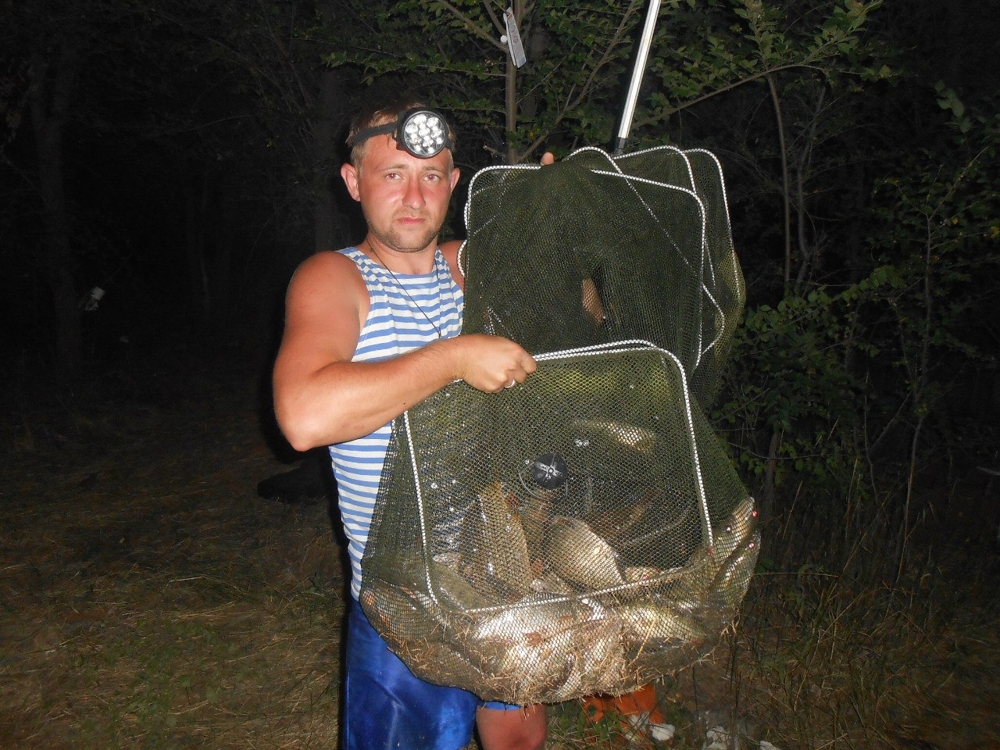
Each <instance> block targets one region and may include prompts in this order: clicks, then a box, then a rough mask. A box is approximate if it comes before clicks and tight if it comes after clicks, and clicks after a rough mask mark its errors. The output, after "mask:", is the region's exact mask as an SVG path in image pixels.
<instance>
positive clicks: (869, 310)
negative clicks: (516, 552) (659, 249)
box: [0, 0, 1000, 578]
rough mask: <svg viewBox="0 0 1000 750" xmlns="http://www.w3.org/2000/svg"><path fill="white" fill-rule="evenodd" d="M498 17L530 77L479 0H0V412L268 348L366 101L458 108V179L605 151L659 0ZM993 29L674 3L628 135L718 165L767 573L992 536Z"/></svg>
mask: <svg viewBox="0 0 1000 750" xmlns="http://www.w3.org/2000/svg"><path fill="white" fill-rule="evenodd" d="M512 7H513V8H514V12H515V15H516V16H517V18H518V21H519V26H520V30H521V36H522V38H523V40H524V43H525V47H526V52H527V57H528V62H527V64H526V65H525V66H524V67H522V68H520V69H517V68H514V67H513V65H512V64H511V63H510V61H509V57H508V56H507V54H506V51H505V50H506V48H505V45H503V44H501V42H500V41H499V40H500V35H501V24H502V16H503V10H504V6H503V5H501V4H499V3H497V2H492V1H491V0H485V1H483V2H479V0H450V1H449V0H402V1H400V2H383V1H381V0H342V1H340V2H333V1H329V2H324V0H303V1H301V2H298V1H293V0H246V2H239V3H237V2H225V1H224V0H172V1H171V2H165V3H151V2H147V1H146V0H91V1H89V2H68V1H65V0H63V1H59V0H36V1H35V2H31V3H27V2H14V1H13V0H4V1H3V2H2V4H0V115H2V122H0V315H2V319H3V324H2V330H3V335H2V340H0V374H2V380H3V382H4V384H5V385H4V391H5V396H4V403H5V408H6V410H7V412H8V417H9V418H10V419H12V420H13V421H16V411H17V409H22V408H24V406H25V403H26V401H30V399H31V398H33V397H34V394H36V393H38V392H40V391H41V390H44V391H45V392H47V393H64V394H65V393H72V392H73V390H74V388H75V384H77V383H79V382H81V380H85V379H87V378H96V377H105V376H107V375H108V374H109V373H110V374H114V373H118V375H119V376H123V375H122V374H123V373H124V374H126V375H127V373H128V372H129V368H130V367H133V366H134V363H135V362H137V361H140V360H142V358H143V357H146V356H150V355H154V354H155V353H156V352H158V351H163V350H165V349H170V350H171V351H172V352H173V353H174V354H175V355H177V356H183V352H184V351H185V350H190V351H192V352H193V347H194V346H195V344H197V345H199V346H204V345H210V346H215V347H231V348H239V349H242V350H248V351H254V352H259V353H261V356H262V357H265V358H266V356H267V354H268V353H269V352H272V351H273V347H274V345H275V342H276V337H277V336H278V334H279V331H280V326H281V303H282V294H283V291H284V287H285V285H286V284H287V281H288V278H289V276H290V274H291V272H292V270H293V269H294V268H295V266H296V265H297V264H298V263H299V262H300V261H301V260H302V259H303V258H305V257H306V256H307V255H309V254H310V253H312V252H313V251H314V250H316V249H320V248H329V247H341V246H344V245H347V244H350V243H351V242H353V241H355V240H357V239H358V238H360V236H361V235H362V233H363V224H362V222H361V220H360V216H359V213H358V211H357V209H356V207H355V206H354V205H353V203H352V202H351V201H350V200H349V198H348V196H347V195H346V193H345V192H344V191H343V190H342V188H341V185H340V178H339V172H338V170H339V165H340V164H341V162H342V161H343V160H344V158H345V153H344V150H343V138H344V135H345V133H346V128H347V125H348V123H349V120H350V118H351V116H352V115H353V113H354V112H355V110H356V109H357V107H358V106H359V105H360V104H361V103H362V102H363V101H364V100H365V99H366V98H367V97H370V96H371V95H372V94H373V93H382V92H385V91H389V90H395V89H404V88H405V89H412V90H415V91H417V92H419V93H421V94H423V95H424V96H425V97H426V98H427V99H428V100H429V101H431V102H433V103H435V104H436V105H437V106H439V107H441V108H442V109H444V110H446V111H447V112H448V113H449V115H450V116H451V117H452V118H453V120H454V122H455V124H456V127H457V129H458V132H459V150H458V153H457V162H458V165H459V166H460V167H461V168H462V171H463V185H464V184H467V181H468V178H469V177H471V175H472V174H473V173H474V172H475V170H477V169H478V168H481V167H483V166H487V165H490V164H497V163H518V162H524V161H529V162H532V161H535V160H537V158H538V157H539V156H540V154H541V153H542V152H543V151H544V150H552V151H554V152H555V153H556V155H557V156H564V155H566V154H567V153H569V152H570V151H571V150H572V149H574V148H577V147H580V146H585V145H587V146H595V145H596V146H603V147H606V148H610V146H611V143H612V142H613V138H614V135H615V131H616V129H617V125H618V119H619V118H620V113H621V110H622V105H623V101H624V97H625V90H626V87H627V83H628V76H629V74H630V72H631V68H632V61H633V57H634V55H635V50H636V44H637V39H638V35H639V31H640V29H641V26H642V23H643V20H644V17H645V12H646V5H645V3H644V2H638V1H636V2H631V1H630V0H605V1H604V2H597V1H594V2H575V1H572V2H571V1H570V0H535V2H528V0H515V1H514V2H513V4H512ZM998 39H1000V3H997V2H995V1H988V2H973V0H958V1H956V2H951V3H932V2H924V1H922V0H885V1H884V2H882V1H880V0H846V2H845V1H844V0H794V1H792V0H667V1H666V2H664V3H663V6H662V8H661V12H660V17H659V23H658V25H657V30H656V36H655V39H654V43H653V47H652V51H651V53H650V57H649V62H648V65H647V68H646V73H645V77H644V79H643V84H642V88H641V91H640V97H639V103H638V108H637V111H636V114H635V118H634V120H633V126H632V130H631V137H630V140H629V149H630V150H632V149H638V148H642V147H645V146H649V145H654V144H664V143H666V144H676V145H679V146H682V147H684V148H694V147H704V148H708V149H710V150H712V151H713V152H714V153H715V154H716V155H717V156H718V157H719V158H720V160H721V161H722V163H723V167H724V170H725V175H726V180H727V186H728V189H729V208H730V212H731V216H732V222H733V235H734V241H735V245H736V249H737V252H738V254H739V256H740V260H741V263H742V267H743V271H744V274H745V276H746V280H747V310H746V315H745V321H744V324H743V325H742V326H741V330H740V334H739V338H740V341H739V343H738V346H737V349H736V354H735V357H734V362H733V365H732V367H731V369H730V371H729V373H728V378H727V381H726V387H725V388H724V390H723V393H722V396H721V397H720V398H719V399H718V403H716V404H713V405H711V416H712V418H713V420H714V423H715V425H716V427H717V429H718V430H719V432H720V434H722V435H723V436H724V437H725V438H726V440H727V441H728V444H729V445H730V447H731V450H732V455H733V458H734V461H736V462H737V463H738V465H739V468H740V470H741V472H742V474H743V476H744V478H745V479H746V481H747V483H748V485H750V486H751V488H752V491H753V492H754V493H755V494H757V496H758V497H760V498H761V500H762V503H763V510H764V514H765V518H767V519H769V521H771V522H773V523H774V524H776V528H779V529H780V530H781V533H782V534H784V535H785V537H786V538H796V539H799V540H801V541H802V544H801V545H795V546H794V548H793V546H791V545H783V546H778V547H776V549H779V550H785V551H783V552H776V553H773V554H774V555H775V556H776V557H774V558H772V559H768V560H764V561H763V564H764V565H774V566H781V565H784V564H788V563H789V562H790V561H791V559H777V558H778V557H781V556H782V555H785V556H794V560H795V564H797V565H798V564H812V563H813V562H817V561H825V562H824V563H823V564H826V565H830V564H831V563H830V561H831V560H833V559H837V556H836V554H835V553H838V552H839V553H841V554H842V555H843V556H842V557H841V558H840V559H842V560H845V561H846V562H845V563H844V565H846V566H848V567H849V563H850V555H848V554H847V552H848V550H849V549H853V548H854V547H853V543H849V542H848V540H850V539H854V540H856V539H858V538H862V537H864V538H869V537H870V538H873V539H874V538H878V543H879V549H880V550H882V552H883V554H881V555H879V560H880V562H879V563H878V565H879V566H884V569H883V570H880V574H881V575H885V576H887V577H889V578H895V577H897V576H898V575H900V574H901V572H902V571H904V570H905V568H906V563H907V549H908V540H909V539H910V538H911V536H912V534H913V533H914V532H915V531H918V530H920V529H924V528H927V527H928V526H929V525H933V526H934V527H935V528H945V527H947V528H953V527H954V528H956V533H957V534H960V535H964V536H963V537H962V538H963V539H968V538H973V539H976V540H979V541H981V542H982V543H983V544H987V543H989V544H992V543H993V539H994V537H995V534H996V525H997V521H998V518H997V516H998V511H997V509H996V508H995V507H993V505H995V503H993V504H992V505H991V504H988V503H987V504H982V503H981V504H980V505H978V506H976V507H967V506H968V502H965V505H963V504H962V503H963V502H964V501H961V500H959V499H958V498H959V497H960V496H962V493H961V492H957V491H955V490H956V488H957V487H960V486H963V485H962V483H963V482H972V481H974V480H976V479H977V478H978V479H979V480H982V481H988V479H989V477H991V476H992V474H990V473H989V471H990V470H994V471H995V470H997V469H1000V455H998V452H997V451H998V447H997V446H998V440H997V429H996V422H997V418H998V417H1000V374H998V371H997V352H998V348H1000V347H998V340H1000V305H998V304H997V295H996V289H997V288H998V281H1000V269H998V260H1000V194H998V188H1000V177H998V173H997V168H996V163H997V162H996V149H997V145H998V141H1000V117H998V114H997V111H998V110H997V104H998V101H1000V100H998V95H997V84H996V80H997V78H996V69H997V67H996V60H997V59H998V57H1000V42H998ZM463 202H464V195H463V193H462V190H459V191H458V192H457V194H456V197H455V205H454V207H453V212H452V213H453V219H452V220H451V221H450V222H449V224H448V227H447V229H446V235H447V236H449V237H450V236H458V237H461V236H462V234H463V229H462V225H461V210H460V209H461V206H462V205H463ZM95 288H96V289H100V290H102V293H103V296H101V293H98V295H97V296H100V297H101V298H100V299H99V300H91V290H93V289H95ZM178 352H180V353H181V354H177V353H178ZM191 356H194V354H192V355H191ZM977 497H982V495H981V493H980V495H977ZM805 498H808V501H806V499H805ZM969 502H971V501H969ZM991 535H992V536H991ZM831 555H833V556H831ZM869 563H870V561H869ZM817 564H819V563H818V562H817ZM869 572H871V571H869Z"/></svg>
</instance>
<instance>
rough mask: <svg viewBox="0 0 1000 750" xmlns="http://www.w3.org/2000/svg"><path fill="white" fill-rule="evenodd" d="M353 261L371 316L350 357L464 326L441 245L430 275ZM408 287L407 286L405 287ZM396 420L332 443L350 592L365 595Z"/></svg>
mask: <svg viewBox="0 0 1000 750" xmlns="http://www.w3.org/2000/svg"><path fill="white" fill-rule="evenodd" d="M340 252H341V253H342V254H344V255H346V256H347V257H348V258H350V259H351V260H353V261H354V263H355V264H356V265H357V266H358V269H359V270H360V271H361V276H362V278H364V280H365V286H366V287H367V288H368V299H369V307H368V317H367V318H366V319H365V324H364V327H363V328H362V329H361V337H360V339H359V340H358V346H357V348H356V349H355V350H354V356H353V357H352V359H351V361H352V362H378V361H380V360H384V359H391V358H392V357H398V356H399V355H401V354H405V353H407V352H410V351H413V350H414V349H419V348H420V347H422V346H426V345H427V344H429V343H431V342H432V341H435V340H437V338H438V332H439V331H440V337H441V338H451V337H453V336H457V335H458V334H459V333H460V331H461V329H462V312H463V310H464V297H463V295H462V290H461V289H460V288H459V287H458V285H457V284H456V283H455V280H454V279H453V278H452V276H451V269H449V268H448V261H447V260H445V258H444V256H443V255H442V254H441V251H440V250H437V251H436V252H435V254H434V270H433V271H431V272H430V273H429V274H418V275H409V274H396V275H395V277H394V276H393V275H392V274H390V273H389V272H388V271H387V270H386V269H385V268H384V267H382V266H381V265H379V264H378V263H375V262H374V261H373V260H372V259H371V258H369V257H368V256H367V255H365V254H364V253H363V252H361V251H360V250H358V249H357V248H353V247H352V248H347V249H346V250H341V251H340ZM404 290H405V291H404ZM391 432H392V423H391V422H390V423H389V424H385V425H383V426H382V427H380V428H379V429H377V430H376V431H375V432H373V433H371V434H370V435H367V436H365V437H362V438H358V439H357V440H350V441H348V442H346V443H336V444H334V445H331V446H330V457H331V459H332V460H333V472H334V475H335V476H336V478H337V489H338V492H339V494H340V515H341V519H342V520H343V523H344V533H345V534H346V535H347V553H348V556H349V557H350V560H351V593H352V594H353V596H354V598H355V599H357V598H358V597H359V596H360V595H361V558H362V556H363V555H364V552H365V544H366V543H367V541H368V529H369V527H370V526H371V520H372V513H373V511H374V510H375V498H376V497H377V495H378V486H379V480H380V479H381V476H382V465H383V464H384V463H385V453H386V449H387V448H388V446H389V437H390V435H391Z"/></svg>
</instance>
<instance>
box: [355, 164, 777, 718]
mask: <svg viewBox="0 0 1000 750" xmlns="http://www.w3.org/2000/svg"><path fill="white" fill-rule="evenodd" d="M466 225H467V229H468V240H467V242H466V244H465V246H464V247H463V249H462V253H461V255H460V263H461V264H462V267H463V270H464V271H465V275H466V290H465V317H464V327H463V333H489V334H496V335H502V336H505V337H508V338H510V339H513V340H514V341H517V342H518V343H520V344H521V345H522V346H524V347H525V348H526V349H527V350H528V351H529V352H531V353H532V354H533V355H534V356H535V359H536V360H537V362H538V369H537V371H536V372H535V373H534V374H532V375H531V376H530V377H529V378H528V379H527V380H526V381H525V382H524V383H523V384H520V385H517V386H515V387H513V388H510V389H507V390H504V391H503V392H502V393H499V394H487V393H483V392H481V391H478V390H476V389H474V388H472V387H470V386H468V385H466V384H465V383H462V382H458V383H454V384H452V385H450V386H448V387H446V388H444V389H443V390H441V391H439V392H438V393H436V394H435V395H434V396H432V397H431V398H429V399H427V400H426V401H424V402H423V403H421V404H420V405H418V406H416V407H414V408H412V409H410V410H409V411H408V412H407V413H405V414H404V415H403V416H401V417H400V418H399V419H398V420H396V422H395V424H394V430H393V438H392V440H391V442H390V446H389V453H388V455H387V458H386V464H385V469H384V471H383V475H382V482H381V485H380V489H379V497H378V501H377V504H376V511H375V516H374V518H373V522H372V527H371V531H370V535H369V540H368V545H367V549H366V552H365V557H364V561H363V568H364V578H363V582H362V589H361V604H362V606H363V607H364V610H365V612H366V614H367V615H368V617H369V619H370V620H371V622H372V623H373V625H374V626H375V628H376V629H377V630H378V631H379V632H380V633H381V635H382V636H383V637H384V638H385V640H386V641H387V642H388V643H389V645H390V647H391V648H392V649H393V651H395V652H396V653H397V654H398V655H399V656H400V658H401V659H402V660H403V661H404V662H405V663H406V664H407V666H409V668H410V669H411V670H412V671H413V672H414V673H415V674H417V675H418V676H419V677H422V678H423V679H426V680H428V681H431V682H435V683H439V684H447V685H454V686H458V687H462V688H465V689H467V690H470V691H472V692H474V693H476V694H478V695H480V696H481V697H483V698H485V699H488V700H503V701H507V702H511V703H521V704H527V703H536V702H545V703H552V702H559V701H564V700H569V699H572V698H578V697H582V696H585V695H591V694H595V693H624V692H628V691H631V690H634V689H636V688H638V687H639V686H641V685H644V684H646V683H648V682H650V681H651V680H653V679H655V678H657V677H659V676H662V675H663V674H667V673H670V672H674V671H676V670H678V669H681V668H684V667H686V666H688V665H690V664H691V663H693V662H694V661H696V660H697V659H699V658H701V657H702V656H704V655H705V654H706V653H708V652H709V651H710V650H711V649H712V648H713V647H714V646H715V645H716V644H717V643H718V641H719V639H720V637H721V635H722V633H723V631H724V630H725V629H726V628H727V627H728V626H729V625H730V624H731V623H732V620H733V618H734V616H735V615H736V613H737V610H738V607H739V604H740V602H741V601H742V599H743V597H744V595H745V593H746V590H747V586H748V584H749V580H750V576H751V574H752V572H753V568H754V566H755V564H756V559H757V554H758V549H759V532H758V531H757V529H756V523H755V519H756V512H755V510H754V502H753V499H752V498H750V497H749V495H748V494H747V492H746V490H745V488H744V487H743V485H742V484H741V482H740V481H739V479H738V477H737V476H736V474H735V472H734V470H733V468H732V466H731V464H730V462H729V460H728V458H727V456H726V453H725V450H724V448H723V447H722V445H721V444H720V442H719V441H718V439H717V438H716V436H715V435H714V433H713V431H712V429H711V427H710V426H709V424H708V423H707V421H706V418H705V414H704V412H703V408H704V405H705V404H708V403H710V402H711V400H712V399H713V398H714V396H715V394H716V391H717V389H718V381H719V377H720V370H721V368H722V367H723V366H724V364H725V360H726V357H727V354H728V352H729V349H730V344H731V340H732V334H733V329H734V326H735V324H736V322H737V319H738V318H739V316H740V312H741V310H742V304H743V282H742V276H741V273H740V269H739V265H738V263H737V260H736V256H735V253H734V251H733V247H732V241H731V236H730V230H729V219H728V211H727V208H726V202H725V189H724V187H723V181H722V174H721V170H720V168H719V164H718V162H717V161H716V160H715V158H714V157H713V156H712V155H711V154H709V153H708V152H705V151H680V150H678V149H674V148H666V147H664V148H657V149H651V150H647V151H641V152H637V153H634V154H630V155H626V156H622V157H616V158H612V157H611V156H609V155H608V154H606V153H605V152H603V151H600V150H598V149H590V148H588V149H582V150H580V151H577V152H575V153H573V154H572V155H571V156H570V157H568V158H567V159H565V160H564V161H562V162H559V163H558V164H555V165H552V166H547V167H544V168H539V167H499V168H491V169H486V170H483V171H481V172H479V173H477V174H476V175H475V177H474V178H473V180H472V182H471V185H470V192H469V200H468V203H467V208H466Z"/></svg>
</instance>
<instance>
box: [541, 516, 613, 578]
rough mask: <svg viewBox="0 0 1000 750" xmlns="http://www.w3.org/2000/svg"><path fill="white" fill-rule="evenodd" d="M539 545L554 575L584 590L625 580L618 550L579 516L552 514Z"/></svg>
mask: <svg viewBox="0 0 1000 750" xmlns="http://www.w3.org/2000/svg"><path fill="white" fill-rule="evenodd" d="M543 547H544V555H545V562H546V563H548V565H549V567H550V568H551V569H552V570H553V571H554V572H555V573H556V575H558V576H559V577H560V578H562V579H563V580H566V581H569V582H570V583H571V584H573V585H575V586H579V587H580V588H582V589H583V590H584V591H599V590H601V589H607V588H612V587H613V586H621V585H622V584H624V583H625V579H624V578H623V577H622V572H621V567H620V566H619V562H618V553H617V552H615V550H614V549H613V548H612V547H611V545H610V544H608V543H607V542H606V541H604V540H603V539H601V537H599V536H598V535H597V534H595V533H594V532H593V531H591V529H590V526H588V525H587V523H586V522H585V521H581V520H580V519H579V518H570V517H569V516H553V517H552V519H551V520H550V521H549V524H548V527H547V528H546V530H545V541H544V545H543Z"/></svg>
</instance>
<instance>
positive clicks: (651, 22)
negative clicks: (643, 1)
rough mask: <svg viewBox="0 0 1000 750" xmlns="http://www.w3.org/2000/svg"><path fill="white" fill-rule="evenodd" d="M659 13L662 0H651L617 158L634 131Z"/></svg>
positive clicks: (629, 92)
mask: <svg viewBox="0 0 1000 750" xmlns="http://www.w3.org/2000/svg"><path fill="white" fill-rule="evenodd" d="M659 13H660V0H649V9H648V10H647V11H646V24H645V25H644V26H643V28H642V38H641V39H640V40H639V54H638V56H637V57H636V59H635V66H633V68H632V81H631V83H629V87H628V95H627V96H626V97H625V109H624V111H623V112H622V121H621V123H620V124H619V126H618V137H617V138H616V139H615V151H614V153H615V156H620V155H621V154H622V153H623V152H624V151H625V141H626V140H628V133H629V131H630V130H631V129H632V117H633V116H634V115H635V103H636V100H637V99H638V98H639V84H640V83H642V74H643V73H645V72H646V58H647V57H648V56H649V48H650V46H651V45H652V43H653V32H654V31H655V29H656V18H657V16H658V15H659Z"/></svg>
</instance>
